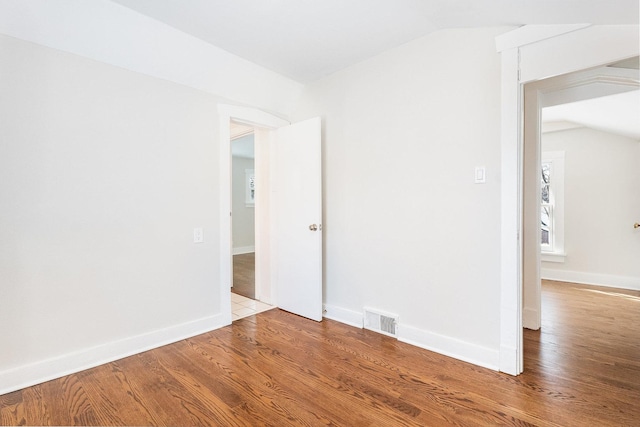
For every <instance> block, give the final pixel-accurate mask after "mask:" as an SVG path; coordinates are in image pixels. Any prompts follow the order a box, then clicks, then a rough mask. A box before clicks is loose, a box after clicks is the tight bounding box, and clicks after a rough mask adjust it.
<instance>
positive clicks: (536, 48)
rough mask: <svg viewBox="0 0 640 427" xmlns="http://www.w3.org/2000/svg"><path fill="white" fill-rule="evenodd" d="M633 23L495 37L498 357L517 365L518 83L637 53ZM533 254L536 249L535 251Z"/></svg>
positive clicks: (503, 366) (513, 370)
mask: <svg viewBox="0 0 640 427" xmlns="http://www.w3.org/2000/svg"><path fill="white" fill-rule="evenodd" d="M639 28H640V27H639V26H638V25H590V26H586V25H583V26H580V25H576V26H571V25H570V26H566V25H560V26H555V27H554V28H551V27H549V26H525V27H522V28H518V29H516V30H514V31H510V32H508V33H506V34H502V35H500V36H498V37H497V38H496V48H497V50H498V51H499V52H500V53H501V57H502V97H501V102H502V112H501V122H502V123H501V127H502V129H501V150H502V165H501V224H502V226H501V231H500V233H501V237H500V241H501V255H500V257H501V263H500V265H501V266H500V269H501V273H500V357H499V368H500V370H501V371H502V372H506V373H509V374H512V375H518V374H520V373H521V372H522V370H523V356H522V349H523V342H522V319H523V313H522V293H523V289H522V256H523V239H522V215H523V190H522V188H523V175H522V171H523V121H524V115H523V112H524V105H523V96H522V94H523V85H524V84H525V83H528V82H535V81H539V80H544V79H546V78H549V77H554V76H559V75H562V74H568V73H572V72H574V71H580V70H585V69H588V68H592V67H596V66H602V65H607V64H610V63H613V62H617V61H620V60H623V59H627V58H631V57H634V56H638V55H639V54H640V49H639V44H638V40H639V34H640V31H639ZM537 253H538V254H539V251H537Z"/></svg>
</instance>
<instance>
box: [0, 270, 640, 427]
mask: <svg viewBox="0 0 640 427" xmlns="http://www.w3.org/2000/svg"><path fill="white" fill-rule="evenodd" d="M542 320H543V321H542V330H541V331H530V330H525V331H524V342H525V347H524V349H525V354H524V357H525V372H524V373H523V374H522V375H519V376H517V377H512V376H509V375H505V374H501V373H499V372H494V371H491V370H488V369H484V368H481V367H478V366H475V365H471V364H469V363H465V362H462V361H459V360H455V359H451V358H448V357H445V356H442V355H439V354H436V353H432V352H429V351H425V350H422V349H420V348H417V347H414V346H411V345H408V344H405V343H402V342H399V341H397V340H395V339H393V338H390V337H386V336H383V335H380V334H376V333H374V332H371V331H367V330H363V329H357V328H353V327H350V326H347V325H344V324H340V323H338V322H334V321H331V320H325V321H323V322H314V321H310V320H307V319H304V318H301V317H299V316H295V315H293V314H291V313H287V312H284V311H280V310H271V311H268V312H264V313H260V314H258V315H256V316H251V317H247V318H244V319H240V320H238V321H236V322H234V323H233V325H231V326H228V327H225V328H221V329H218V330H216V331H213V332H210V333H207V334H203V335H199V336H197V337H193V338H190V339H188V340H184V341H180V342H178V343H175V344H171V345H168V346H165V347H161V348H158V349H155V350H151V351H148V352H144V353H141V354H138V355H135V356H132V357H129V358H125V359H122V360H119V361H116V362H113V363H109V364H106V365H102V366H99V367H97V368H94V369H90V370H87V371H83V372H80V373H78V374H74V375H70V376H67V377H63V378H60V379H57V380H54V381H50V382H47V383H44V384H40V385H37V386H34V387H29V388H26V389H24V390H20V391H17V392H13V393H8V394H5V395H3V396H0V424H1V425H180V426H192V425H193V426H196V425H220V426H288V425H294V426H319V425H330V426H331V425H333V426H385V425H386V426H425V425H427V426H440V425H443V426H445V425H447V426H448V425H454V426H456V425H457V426H475V425H477V426H485V425H512V426H534V425H535V426H549V427H557V426H574V425H575V426H591V425H597V426H636V425H640V422H639V420H640V405H639V404H638V402H640V330H639V329H640V328H639V325H640V292H635V291H621V290H614V289H607V288H599V287H592V286H582V285H574V284H567V283H558V282H545V283H544V285H543V318H542Z"/></svg>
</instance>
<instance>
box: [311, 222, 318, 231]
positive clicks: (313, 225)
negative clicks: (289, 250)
mask: <svg viewBox="0 0 640 427" xmlns="http://www.w3.org/2000/svg"><path fill="white" fill-rule="evenodd" d="M309 230H311V231H316V230H318V226H317V225H316V224H311V225H310V226H309Z"/></svg>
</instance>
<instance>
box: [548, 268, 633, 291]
mask: <svg viewBox="0 0 640 427" xmlns="http://www.w3.org/2000/svg"><path fill="white" fill-rule="evenodd" d="M541 273H542V278H543V279H545V280H555V281H558V282H570V283H580V284H583V285H594V286H604V287H607V288H619V289H629V290H632V291H640V277H631V276H616V275H613V274H602V273H589V272H586V271H568V270H554V269H552V268H543V269H542V270H541Z"/></svg>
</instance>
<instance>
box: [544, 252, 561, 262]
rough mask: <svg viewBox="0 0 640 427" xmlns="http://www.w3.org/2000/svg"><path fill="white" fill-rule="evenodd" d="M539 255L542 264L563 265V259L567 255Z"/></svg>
mask: <svg viewBox="0 0 640 427" xmlns="http://www.w3.org/2000/svg"><path fill="white" fill-rule="evenodd" d="M540 255H541V256H540V260H541V261H542V262H558V263H563V262H564V259H565V258H566V257H567V254H565V253H564V252H542V253H541V254H540Z"/></svg>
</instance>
